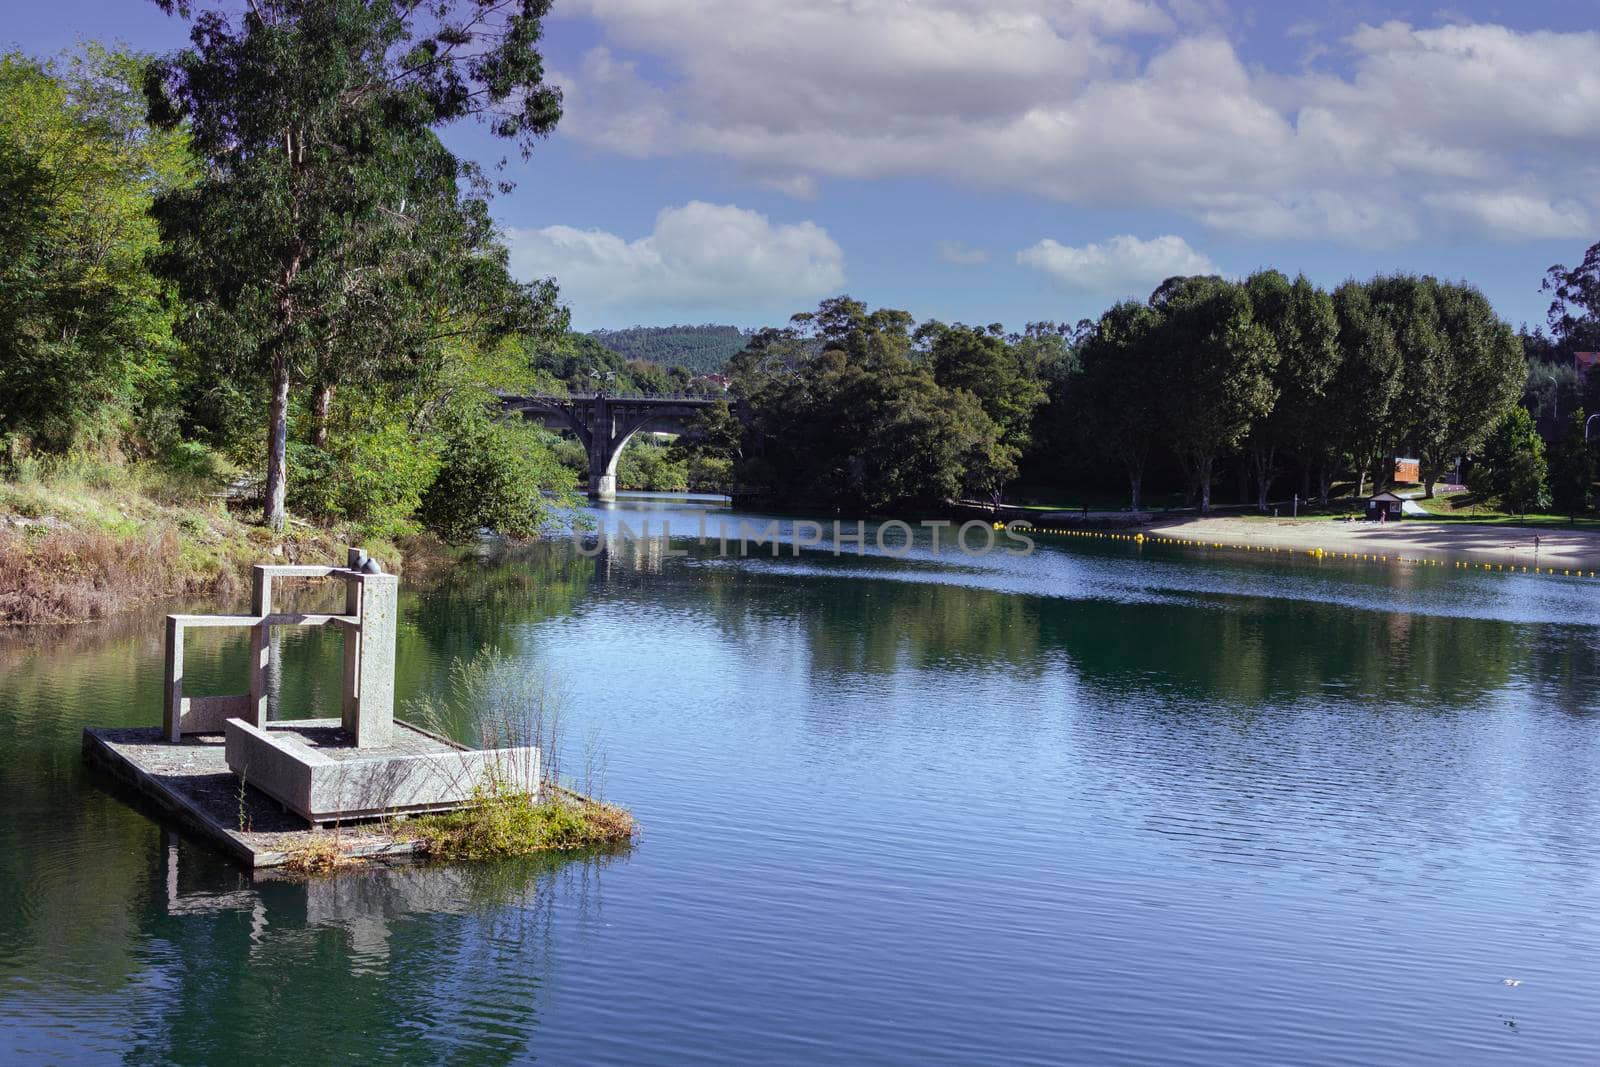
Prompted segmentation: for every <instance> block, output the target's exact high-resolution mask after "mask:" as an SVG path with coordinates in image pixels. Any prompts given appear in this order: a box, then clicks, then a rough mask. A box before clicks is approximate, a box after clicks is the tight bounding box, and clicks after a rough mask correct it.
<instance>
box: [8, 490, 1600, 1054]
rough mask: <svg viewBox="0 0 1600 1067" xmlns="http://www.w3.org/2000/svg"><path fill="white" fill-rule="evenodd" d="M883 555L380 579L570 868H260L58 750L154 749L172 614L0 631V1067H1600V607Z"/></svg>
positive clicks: (1129, 569)
mask: <svg viewBox="0 0 1600 1067" xmlns="http://www.w3.org/2000/svg"><path fill="white" fill-rule="evenodd" d="M703 506H705V504H704V502H699V501H687V500H685V501H670V500H646V499H630V500H623V501H621V502H619V503H618V504H616V505H611V506H608V507H606V508H605V510H603V511H601V512H599V513H597V514H598V517H599V519H600V520H601V521H602V522H603V523H604V524H605V525H606V528H607V530H608V531H614V526H615V523H616V521H617V520H618V519H619V518H623V519H626V520H627V521H628V522H629V524H630V525H631V526H633V527H634V528H635V529H637V528H638V527H639V526H641V525H642V524H643V521H644V520H645V519H647V518H648V519H650V520H652V521H653V522H654V523H655V524H656V528H659V523H660V522H661V521H662V520H663V519H670V520H671V523H672V527H673V529H674V530H675V531H681V532H682V533H683V534H688V533H689V532H690V531H691V530H692V529H693V528H694V526H695V523H694V521H693V519H692V517H691V512H692V511H694V510H695V509H698V508H700V507H703ZM721 516H722V517H723V518H726V519H727V520H728V521H730V522H735V521H737V518H738V516H734V515H732V513H729V512H726V511H724V512H722V513H721ZM752 518H753V517H752ZM765 521H766V520H765V519H761V520H759V522H757V523H756V525H758V526H759V525H761V524H764V523H765ZM715 522H716V520H715V519H714V520H713V523H715ZM713 528H714V527H713ZM782 529H783V530H784V531H785V532H787V531H789V530H790V529H791V527H790V526H789V525H787V524H785V525H784V526H783V527H782ZM873 540H874V539H873V537H872V535H871V533H870V527H869V534H868V537H867V542H868V550H867V554H866V555H863V556H858V555H857V554H856V553H855V550H854V548H853V547H849V548H847V549H846V551H845V552H844V554H842V555H839V556H837V557H836V556H835V555H833V554H832V553H831V552H830V551H828V550H827V549H826V547H820V546H819V547H813V548H807V549H806V550H805V551H803V552H802V553H800V554H799V555H798V557H797V556H796V555H795V554H794V553H793V552H792V551H791V550H790V549H788V548H785V549H784V550H783V552H782V553H781V555H780V556H779V557H778V558H776V559H774V558H772V557H771V556H770V555H768V554H767V550H766V549H765V548H763V549H761V550H760V552H759V553H752V554H751V555H749V556H746V557H742V558H741V557H740V556H738V555H737V553H736V552H734V551H731V552H730V554H729V555H727V556H724V555H722V554H720V553H719V551H718V548H717V544H716V542H715V540H714V539H713V540H711V541H710V542H709V543H708V544H705V545H702V544H699V543H698V541H697V540H695V539H694V538H693V537H685V536H680V537H678V538H676V539H674V540H673V541H672V542H671V544H670V547H671V549H672V550H673V551H674V552H679V551H681V552H684V553H686V554H684V555H681V556H680V555H673V554H668V553H667V552H664V551H663V550H662V546H661V545H660V544H659V543H656V544H638V543H632V542H626V541H623V540H620V539H619V538H617V537H615V536H614V535H608V540H606V541H604V542H602V547H604V546H605V545H608V546H609V547H605V548H604V550H603V551H600V552H599V553H598V554H597V555H594V556H592V557H591V556H588V555H585V554H584V553H582V552H580V551H578V549H577V547H576V546H575V545H574V544H573V543H572V542H570V541H568V540H565V539H556V540H553V541H550V542H548V543H543V544H539V545H535V546H532V547H530V548H528V549H525V550H520V551H518V552H516V553H513V554H511V555H510V556H507V557H504V558H499V557H497V558H494V559H492V560H488V561H486V562H484V563H482V564H481V565H478V564H473V565H466V566H463V567H461V568H458V569H456V570H454V571H451V572H449V573H448V574H446V575H444V576H443V577H441V578H436V579H434V580H432V581H430V582H428V583H426V584H425V585H424V586H422V587H420V588H408V589H407V590H406V591H405V592H404V593H403V595H402V626H401V632H400V638H399V659H400V667H399V672H400V677H399V682H398V685H399V697H400V702H401V705H402V706H403V705H404V704H405V703H407V702H408V701H411V700H414V699H416V698H418V697H420V696H422V695H426V694H430V693H437V692H439V691H441V690H442V689H443V688H444V686H445V684H446V680H447V676H448V673H449V670H450V666H451V663H452V662H453V661H454V660H455V659H457V658H458V657H465V656H471V655H472V654H474V653H475V652H476V651H477V650H480V649H486V648H492V649H496V650H499V651H500V652H502V653H504V654H505V655H508V656H512V657H515V658H516V659H517V660H519V661H520V662H523V663H525V664H526V669H527V670H528V671H530V672H534V673H537V674H538V675H540V676H541V677H544V678H546V679H548V680H549V682H550V684H551V685H553V686H556V687H558V688H559V689H560V690H561V691H562V692H563V693H564V694H565V702H564V707H565V709H566V711H565V718H564V721H563V727H562V730H563V737H564V739H565V743H564V748H565V749H566V751H565V752H564V754H563V760H564V764H563V765H564V767H566V768H567V770H568V773H570V774H573V775H574V776H581V777H582V778H583V779H584V780H586V781H591V782H593V783H594V784H595V785H596V786H597V787H603V791H604V795H605V796H606V797H607V798H608V799H612V800H615V801H617V802H619V803H623V804H625V805H627V806H628V807H630V808H631V809H632V810H633V812H634V813H635V815H636V816H637V817H638V819H639V821H640V823H641V825H642V827H643V830H642V833H641V836H640V838H639V840H638V842H637V843H636V844H635V846H634V847H633V848H632V849H631V851H629V852H627V853H625V854H622V855H617V856H609V857H592V858H579V859H550V858H536V859H532V860H519V861H507V862H503V863H490V864H480V865H471V866H464V867H421V868H419V867H400V868H396V869H387V868H378V869H372V870H366V871H360V872H356V873H353V874H349V875H344V876H341V877H338V878H334V879H318V880H312V881H309V882H307V881H296V880H293V879H283V878H261V879H256V880H252V878H251V877H250V876H249V875H247V874H245V873H243V872H241V871H239V870H238V869H236V868H234V867H232V866H231V865H229V864H228V863H227V862H225V861H223V860H221V859H219V858H218V857H216V856H215V855H214V854H212V853H210V852H209V851H208V850H207V849H206V848H205V847H203V846H201V845H199V844H196V843H194V842H191V841H190V840H188V839H186V838H185V837H183V836H182V835H181V834H178V833H175V832H173V831H172V830H171V829H170V828H169V827H167V826H165V825H164V824H163V823H162V822H161V821H160V820H158V819H155V818H152V817H151V816H150V815H149V814H148V813H147V812H145V811H144V810H143V809H138V808H136V807H133V806H130V805H129V804H128V803H127V802H126V800H127V798H126V797H124V796H123V795H122V794H121V793H119V792H116V791H114V790H113V789H112V787H111V786H109V785H108V784H107V783H106V782H105V781H104V780H103V779H101V778H100V777H98V776H97V775H95V774H93V773H92V772H90V771H88V770H87V769H85V768H84V767H83V766H82V765H81V762H80V759H79V751H78V746H79V733H80V731H81V729H82V727H83V726H84V725H86V724H102V725H113V724H142V723H156V722H159V719H160V713H159V707H160V694H161V647H160V642H161V630H160V627H159V624H158V620H159V618H160V615H161V614H162V613H163V612H165V611H167V610H174V609H173V608H172V607H171V606H168V605H163V606H161V607H160V608H159V609H155V610H153V611H150V612H145V613H141V614H138V615H134V616H129V617H125V618H122V619H118V620H113V621H111V622H107V623H103V624H94V625H88V626H81V627H75V628H70V629H54V630H49V631H27V632H21V633H13V634H10V635H7V636H5V637H3V638H0V752H3V757H0V799H3V803H4V807H3V808H0V1054H3V1055H0V1058H3V1059H4V1060H5V1061H6V1062H13V1061H17V1060H24V1061H48V1062H60V1061H65V1060H69V1059H71V1060H77V1061H81V1062H97V1061H98V1062H111V1061H121V1062H132V1063H169V1062H178V1063H234V1064H243V1063H251V1062H279V1063H282V1062H301V1063H313V1062H324V1061H331V1060H334V1059H346V1060H349V1059H356V1060H361V1059H377V1058H381V1059H388V1060H391V1061H401V1062H417V1063H431V1062H440V1061H446V1060H448V1061H450V1062H453V1063H531V1062H534V1061H539V1062H544V1063H553V1064H568V1063H656V1064H682V1063H689V1062H722V1063H760V1062H783V1063H808V1064H811V1063H868V1062H870V1063H907V1064H910V1063H917V1064H926V1063H962V1064H967V1063H1079V1062H1081V1063H1130V1064H1131V1063H1173V1062H1184V1063H1210V1064H1228V1065H1236V1064H1276V1063H1286V1062H1295V1063H1352V1064H1371V1063H1379V1062H1382V1063H1437V1062H1441V1061H1449V1062H1454V1063H1504V1062H1508V1061H1522V1062H1539V1063H1547V1064H1549V1063H1593V1062H1595V1061H1596V1060H1597V1059H1600V1010H1597V1005H1600V773H1597V772H1600V687H1597V683H1600V597H1596V595H1595V589H1596V587H1595V586H1594V585H1593V584H1592V583H1589V582H1587V580H1577V579H1572V580H1567V579H1562V578H1551V577H1547V576H1538V577H1535V576H1532V575H1526V576H1525V575H1506V574H1499V573H1487V574H1486V573H1481V572H1464V571H1459V570H1453V569H1447V568H1424V567H1413V566H1403V565H1394V564H1367V563H1345V562H1335V561H1331V560H1323V561H1318V560H1314V559H1310V558H1307V557H1305V556H1303V555H1295V554H1282V555H1261V554H1248V555H1246V554H1232V553H1219V552H1215V551H1203V550H1200V549H1192V548H1179V547H1171V546H1152V545H1142V546H1141V545H1136V544H1131V543H1125V542H1088V541H1081V540H1079V541H1074V542H1073V543H1065V544H1064V543H1061V541H1060V540H1059V539H1056V540H1046V539H1043V538H1041V539H1040V543H1039V545H1038V548H1037V550H1036V551H1034V552H1032V553H1031V554H1027V555H1009V554H1006V553H1005V552H1003V551H998V550H997V551H995V552H993V553H990V554H988V555H984V556H968V555H963V554H961V553H959V552H952V551H950V550H948V548H947V549H945V550H944V551H942V552H940V553H939V554H938V555H935V554H934V553H933V552H932V550H931V547H930V544H929V540H928V536H927V533H926V532H924V533H923V534H922V535H921V536H920V538H919V541H918V543H917V545H916V547H915V549H914V550H913V551H912V552H911V553H910V554H909V555H906V556H904V557H903V558H891V557H890V556H888V555H886V554H884V553H880V552H878V551H877V550H876V549H874V548H873V547H872V543H873ZM243 640H244V638H243V635H242V633H239V634H227V633H223V632H208V633H205V634H200V635H197V636H196V637H194V638H192V639H191V643H190V651H189V653H188V657H187V663H188V669H189V679H190V692H192V693H203V692H225V691H228V690H229V689H231V688H237V687H236V686H234V685H233V684H232V683H231V682H230V678H232V677H238V676H239V674H238V672H240V671H241V669H242V663H243V658H244V654H245V649H244V645H243ZM338 640H339V639H338V637H337V636H336V635H333V634H324V633H322V632H320V631H316V630H307V631H294V632H290V633H286V634H285V635H284V637H283V640H282V643H281V646H280V653H281V657H280V662H281V669H280V675H279V686H278V692H277V698H276V700H277V704H278V708H279V713H280V714H283V715H288V714H310V713H314V712H316V711H319V710H321V711H324V712H332V709H335V708H336V707H337V702H338V682H337V679H338V669H339V643H338ZM333 713H336V712H333Z"/></svg>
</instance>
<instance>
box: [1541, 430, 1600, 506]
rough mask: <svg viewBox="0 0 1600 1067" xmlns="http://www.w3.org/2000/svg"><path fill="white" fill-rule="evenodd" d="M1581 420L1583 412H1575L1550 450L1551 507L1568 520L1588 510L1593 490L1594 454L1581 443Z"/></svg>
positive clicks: (1589, 447) (1592, 449) (1587, 446)
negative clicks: (1567, 517)
mask: <svg viewBox="0 0 1600 1067" xmlns="http://www.w3.org/2000/svg"><path fill="white" fill-rule="evenodd" d="M1584 420H1585V416H1584V411H1583V409H1582V408H1578V409H1577V410H1576V411H1574V412H1573V413H1572V415H1571V416H1570V417H1569V418H1568V420H1567V426H1566V429H1565V431H1564V432H1563V433H1562V434H1561V436H1560V437H1558V438H1557V439H1556V441H1555V444H1554V445H1552V446H1551V448H1550V502H1551V506H1553V507H1554V508H1555V509H1556V510H1557V511H1558V512H1561V513H1562V514H1564V515H1567V516H1569V517H1571V516H1576V515H1578V514H1579V513H1580V512H1583V511H1587V510H1588V508H1589V498H1590V494H1591V492H1592V491H1593V489H1594V480H1595V450H1594V448H1593V446H1592V445H1591V444H1590V443H1589V442H1586V441H1585V440H1584V439H1583V424H1584Z"/></svg>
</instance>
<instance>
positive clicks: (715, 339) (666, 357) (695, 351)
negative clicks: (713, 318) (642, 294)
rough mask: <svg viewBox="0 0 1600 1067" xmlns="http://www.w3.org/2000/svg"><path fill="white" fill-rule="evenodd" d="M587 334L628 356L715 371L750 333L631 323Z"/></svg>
mask: <svg viewBox="0 0 1600 1067" xmlns="http://www.w3.org/2000/svg"><path fill="white" fill-rule="evenodd" d="M589 336H590V337H593V338H594V339H595V340H596V341H599V342H600V343H601V344H602V345H604V346H605V347H606V348H609V349H610V350H611V351H613V352H616V353H617V354H618V355H621V356H623V357H625V358H627V359H642V360H646V361H648V362H650V363H655V364H658V365H660V366H663V367H684V368H686V369H687V370H690V371H692V372H694V373H695V374H715V373H717V372H718V371H721V370H722V369H723V368H724V367H725V366H727V364H728V360H730V359H732V358H733V357H734V356H735V355H736V354H738V352H739V350H740V349H742V348H744V346H745V342H746V341H747V340H748V339H749V336H750V335H749V334H748V333H747V332H746V331H744V330H741V329H739V327H737V326H717V325H714V324H707V325H704V326H630V327H628V328H627V329H625V330H591V331H590V332H589Z"/></svg>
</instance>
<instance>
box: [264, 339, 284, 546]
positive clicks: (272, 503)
mask: <svg viewBox="0 0 1600 1067" xmlns="http://www.w3.org/2000/svg"><path fill="white" fill-rule="evenodd" d="M288 466H289V360H288V354H287V353H285V352H282V351H280V352H277V353H275V354H274V355H273V357H272V404H271V407H270V409H269V411H268V416H267V507H266V515H265V521H266V524H267V526H268V527H269V528H270V529H271V530H272V532H273V533H282V532H283V524H284V520H285V518H286V514H287V513H286V512H285V510H284V496H285V490H286V488H287V486H288V478H287V475H288Z"/></svg>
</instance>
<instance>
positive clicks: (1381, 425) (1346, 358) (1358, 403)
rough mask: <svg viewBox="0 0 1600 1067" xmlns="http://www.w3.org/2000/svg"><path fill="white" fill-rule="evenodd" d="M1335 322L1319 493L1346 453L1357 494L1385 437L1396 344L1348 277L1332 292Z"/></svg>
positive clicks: (1389, 434)
mask: <svg viewBox="0 0 1600 1067" xmlns="http://www.w3.org/2000/svg"><path fill="white" fill-rule="evenodd" d="M1333 309H1334V315H1335V317H1336V318H1337V319H1338V322H1339V352H1340V359H1339V367H1338V369H1337V370H1336V371H1335V372H1334V375H1333V379H1332V381H1330V382H1329V383H1328V393H1327V402H1326V403H1325V404H1324V405H1323V406H1322V413H1323V418H1322V419H1321V420H1320V422H1321V426H1320V433H1319V434H1318V435H1317V436H1318V437H1319V438H1320V440H1321V441H1322V446H1321V449H1320V452H1321V456H1320V459H1321V464H1320V470H1319V474H1318V489H1319V496H1320V498H1321V500H1322V502H1323V503H1327V500H1328V491H1329V486H1330V483H1331V482H1332V479H1333V476H1334V473H1335V471H1336V469H1337V468H1338V466H1339V464H1340V463H1341V462H1342V461H1343V460H1345V459H1348V460H1349V461H1350V463H1351V466H1352V468H1353V470H1354V472H1355V475H1356V495H1357V496H1360V495H1362V494H1363V493H1364V492H1365V487H1366V477H1367V473H1368V471H1369V470H1370V469H1371V468H1372V466H1373V465H1374V463H1375V462H1376V460H1375V457H1376V456H1378V455H1379V454H1380V453H1381V452H1382V451H1383V449H1384V448H1385V447H1386V445H1387V443H1388V442H1389V441H1391V440H1392V439H1393V436H1394V433H1393V430H1392V428H1391V426H1390V420H1391V419H1392V417H1393V411H1394V405H1395V399H1396V398H1397V397H1398V396H1399V395H1400V389H1401V377H1400V350H1399V347H1398V345H1397V344H1396V342H1395V336H1394V328H1393V327H1392V326H1391V325H1390V324H1389V322H1388V320H1387V319H1385V317H1384V316H1383V315H1381V314H1380V313H1379V312H1378V311H1377V309H1375V308H1374V307H1373V305H1372V299H1371V297H1370V296H1369V295H1368V293H1367V288H1366V286H1364V285H1362V284H1361V283H1360V282H1356V281H1348V282H1345V283H1344V284H1343V285H1341V286H1339V288H1337V289H1335V290H1334V292H1333Z"/></svg>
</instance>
